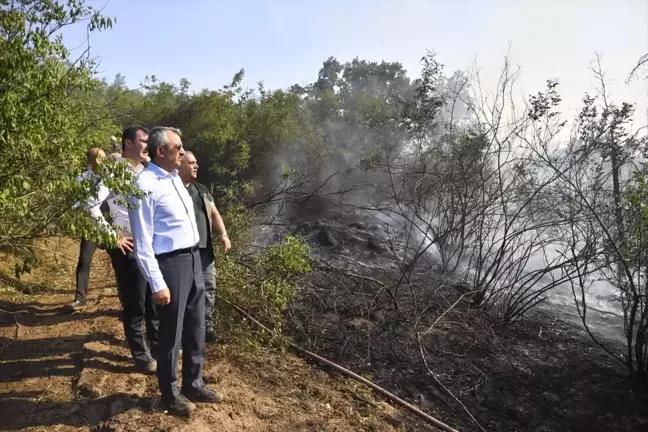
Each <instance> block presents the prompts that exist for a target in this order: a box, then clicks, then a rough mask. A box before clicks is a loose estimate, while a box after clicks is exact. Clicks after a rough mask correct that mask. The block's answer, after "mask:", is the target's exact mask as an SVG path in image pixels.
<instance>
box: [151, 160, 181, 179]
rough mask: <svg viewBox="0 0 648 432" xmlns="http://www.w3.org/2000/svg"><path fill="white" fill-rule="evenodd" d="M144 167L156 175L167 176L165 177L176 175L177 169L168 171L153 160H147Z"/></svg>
mask: <svg viewBox="0 0 648 432" xmlns="http://www.w3.org/2000/svg"><path fill="white" fill-rule="evenodd" d="M146 168H147V169H149V170H151V171H153V172H154V173H155V174H157V175H158V177H161V178H167V177H171V178H173V177H175V176H177V175H178V170H177V169H174V170H173V171H171V172H168V171H166V170H164V169H162V168H160V167H159V166H157V165H156V164H154V163H153V162H149V163H148V165H147V166H146Z"/></svg>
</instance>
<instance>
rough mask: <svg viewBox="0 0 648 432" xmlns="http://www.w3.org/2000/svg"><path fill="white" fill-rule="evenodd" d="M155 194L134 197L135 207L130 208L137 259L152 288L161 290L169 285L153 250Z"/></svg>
mask: <svg viewBox="0 0 648 432" xmlns="http://www.w3.org/2000/svg"><path fill="white" fill-rule="evenodd" d="M154 195H155V194H149V195H148V196H146V197H145V198H143V199H141V200H139V199H134V200H133V204H134V208H131V209H129V210H128V216H129V219H130V225H131V232H132V234H133V244H134V245H135V260H136V261H137V265H138V266H139V268H140V271H141V272H142V274H143V275H144V278H145V279H146V281H147V282H148V283H149V285H150V286H151V290H152V291H153V292H154V293H155V292H159V291H161V290H163V289H164V288H166V287H167V284H166V282H164V278H163V277H162V272H161V271H160V266H159V264H158V262H157V259H156V258H155V252H154V250H153V223H154V221H153V214H154V211H155V196H154Z"/></svg>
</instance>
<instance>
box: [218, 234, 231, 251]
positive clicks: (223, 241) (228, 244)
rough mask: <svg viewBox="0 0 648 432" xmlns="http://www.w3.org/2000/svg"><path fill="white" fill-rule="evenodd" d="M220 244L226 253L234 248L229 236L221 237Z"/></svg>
mask: <svg viewBox="0 0 648 432" xmlns="http://www.w3.org/2000/svg"><path fill="white" fill-rule="evenodd" d="M220 243H221V246H222V247H223V250H224V251H225V252H227V251H228V250H230V248H231V247H232V242H230V239H229V237H228V236H227V235H224V236H222V237H221V239H220Z"/></svg>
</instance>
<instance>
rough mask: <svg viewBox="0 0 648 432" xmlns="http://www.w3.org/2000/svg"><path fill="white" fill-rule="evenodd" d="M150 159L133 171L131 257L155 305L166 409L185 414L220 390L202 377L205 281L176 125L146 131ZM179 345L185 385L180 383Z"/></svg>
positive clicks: (159, 372) (216, 399)
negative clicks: (137, 193) (137, 195)
mask: <svg viewBox="0 0 648 432" xmlns="http://www.w3.org/2000/svg"><path fill="white" fill-rule="evenodd" d="M148 154H149V157H150V158H151V162H150V163H149V164H148V166H147V167H146V168H145V169H144V170H143V171H142V172H141V174H140V175H139V177H138V179H137V184H138V186H139V188H140V189H141V190H142V191H143V192H144V193H145V194H146V197H145V198H143V199H141V200H135V202H134V207H135V208H133V209H130V210H129V216H130V225H131V232H132V235H133V243H134V245H135V258H136V260H137V263H138V265H139V267H140V270H141V271H142V274H143V275H144V277H145V278H146V280H147V281H148V283H149V284H150V286H151V290H152V292H153V301H154V302H155V303H156V304H157V305H159V308H158V313H159V318H160V327H159V343H158V357H157V362H158V364H157V376H158V383H159V385H160V392H161V393H162V401H163V403H164V405H165V407H166V409H167V410H168V412H169V413H170V414H173V415H179V416H185V417H188V416H189V415H190V414H191V412H192V411H193V410H194V409H195V405H194V404H193V403H191V402H190V401H189V400H188V399H191V400H193V401H196V402H220V401H221V400H222V399H223V396H222V395H221V394H220V393H218V392H214V391H212V390H210V389H208V388H207V387H205V384H204V383H203V380H202V369H203V363H204V359H205V357H204V351H205V285H204V280H203V275H202V265H201V262H200V255H199V253H198V243H199V235H198V229H197V227H196V218H195V214H194V209H193V203H192V201H191V197H190V196H189V193H188V192H187V190H186V188H185V187H184V185H183V184H182V180H181V179H180V177H179V176H178V171H177V169H178V168H179V167H180V164H181V162H182V157H183V156H184V150H183V148H182V141H181V135H180V131H178V130H177V129H173V128H162V127H158V128H154V129H152V130H151V131H150V132H149V135H148ZM180 346H182V349H183V358H182V391H178V379H177V364H178V355H179V350H180Z"/></svg>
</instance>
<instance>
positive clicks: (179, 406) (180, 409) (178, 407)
mask: <svg viewBox="0 0 648 432" xmlns="http://www.w3.org/2000/svg"><path fill="white" fill-rule="evenodd" d="M162 404H163V405H164V407H165V408H166V411H167V412H168V413H169V414H171V415H174V416H177V417H190V416H191V413H192V412H193V411H194V410H195V409H196V405H195V404H193V403H191V402H190V401H189V400H187V398H186V397H184V396H183V395H181V394H179V395H178V396H176V397H175V399H174V400H173V401H172V402H167V401H165V400H162Z"/></svg>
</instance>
